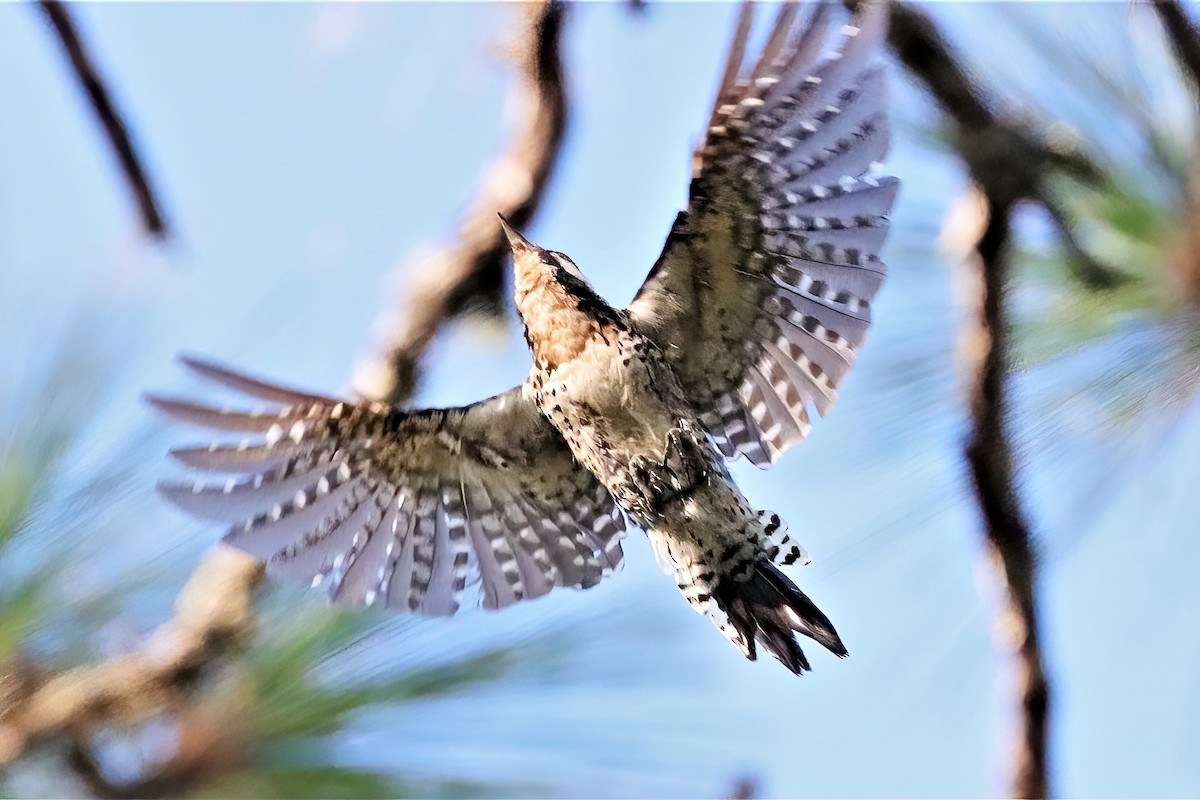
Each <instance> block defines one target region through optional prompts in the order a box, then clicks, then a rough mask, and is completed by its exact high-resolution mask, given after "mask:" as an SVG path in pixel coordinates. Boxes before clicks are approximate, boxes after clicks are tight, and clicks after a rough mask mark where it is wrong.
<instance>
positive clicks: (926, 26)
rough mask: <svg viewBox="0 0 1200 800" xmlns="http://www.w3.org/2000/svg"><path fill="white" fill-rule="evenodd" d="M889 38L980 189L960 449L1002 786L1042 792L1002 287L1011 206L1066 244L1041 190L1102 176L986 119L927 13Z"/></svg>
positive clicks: (1032, 597)
mask: <svg viewBox="0 0 1200 800" xmlns="http://www.w3.org/2000/svg"><path fill="white" fill-rule="evenodd" d="M889 42H890V44H891V46H892V48H893V49H894V50H895V52H896V54H897V56H898V57H899V58H900V59H901V61H903V62H904V64H905V66H906V67H908V69H909V70H910V71H911V72H912V73H913V74H914V75H915V76H916V77H917V78H918V79H919V80H921V81H922V82H923V83H924V84H925V86H926V88H927V89H928V90H929V92H930V93H931V94H932V95H933V96H934V98H935V99H936V100H937V102H938V103H939V105H940V106H941V107H942V110H943V111H944V112H945V113H946V115H947V117H948V118H949V120H950V121H951V123H952V124H953V126H954V130H953V134H954V135H953V142H954V144H955V147H956V149H957V150H958V152H959V154H960V155H961V156H962V158H963V160H964V161H966V163H967V167H968V168H969V169H970V171H971V176H972V178H973V179H974V181H975V184H976V187H977V188H976V189H974V190H973V191H972V201H971V202H970V203H968V205H967V208H968V211H969V212H973V219H971V218H968V219H966V220H963V219H959V220H957V221H956V222H957V224H959V225H960V226H961V227H964V228H966V229H968V230H969V239H970V244H969V247H970V250H971V253H970V259H969V260H970V262H971V263H973V264H974V266H975V269H976V271H977V273H978V275H977V280H978V291H977V293H976V295H975V296H976V297H977V298H978V301H977V302H978V305H977V308H976V310H975V315H974V319H973V320H970V321H968V322H967V323H966V327H965V329H964V331H963V352H964V357H965V360H966V362H967V363H966V368H967V371H968V374H969V375H970V376H971V378H970V385H969V390H968V403H969V408H970V414H971V432H970V435H969V438H968V441H967V443H966V448H965V451H966V453H965V454H966V457H967V462H968V464H969V466H970V471H971V478H972V480H973V482H974V486H975V492H976V499H977V501H978V503H979V509H980V512H981V514H982V516H983V520H984V528H985V535H986V547H987V551H988V555H989V559H988V560H989V564H990V566H991V567H992V570H993V572H994V573H995V575H996V577H997V580H998V583H999V585H1000V587H1001V591H1002V593H1003V601H1002V602H1003V606H1004V607H1003V610H1002V612H1001V616H1000V625H999V628H1000V631H1001V633H1002V636H1003V644H1004V646H1005V647H1006V649H1007V650H1008V656H1009V658H1010V661H1011V665H1012V673H1013V678H1014V683H1015V686H1014V687H1013V688H1014V691H1015V693H1016V704H1017V706H1018V708H1017V719H1018V725H1019V733H1018V736H1017V741H1016V743H1015V747H1014V753H1013V761H1012V770H1011V774H1010V781H1011V788H1010V791H1011V793H1012V796H1014V797H1046V796H1047V793H1048V791H1049V783H1048V778H1047V774H1046V763H1047V762H1046V749H1047V735H1046V732H1047V727H1048V722H1049V710H1050V704H1049V698H1050V690H1049V683H1048V681H1047V679H1046V673H1045V669H1044V667H1043V663H1042V654H1041V645H1040V641H1039V636H1038V619H1037V599H1036V593H1035V592H1036V590H1035V586H1036V582H1035V581H1036V567H1037V563H1036V560H1035V558H1034V552H1033V542H1032V537H1031V535H1030V532H1029V526H1028V524H1027V523H1026V521H1025V518H1024V515H1023V514H1022V511H1021V508H1020V504H1019V502H1018V500H1017V493H1016V487H1015V485H1014V480H1013V462H1012V448H1011V445H1010V444H1009V440H1008V434H1007V431H1006V430H1005V425H1004V413H1005V408H1006V402H1005V396H1004V389H1005V379H1006V377H1007V369H1006V364H1005V355H1006V353H1007V338H1008V324H1007V320H1006V318H1005V308H1004V302H1003V300H1004V287H1005V285H1006V282H1007V278H1008V268H1009V261H1008V247H1009V238H1010V233H1011V230H1010V223H1011V215H1012V211H1013V208H1014V207H1015V206H1016V204H1017V203H1019V202H1021V201H1022V200H1033V201H1035V202H1039V203H1042V204H1043V205H1045V206H1046V207H1047V208H1049V209H1050V213H1051V217H1052V219H1054V220H1055V221H1056V222H1057V223H1058V224H1059V228H1060V232H1061V233H1062V235H1063V236H1064V238H1065V239H1066V241H1067V242H1068V243H1072V242H1074V239H1073V237H1072V236H1071V233H1070V230H1069V227H1068V226H1067V225H1066V224H1065V218H1064V216H1063V213H1062V210H1061V209H1060V208H1058V207H1057V206H1056V204H1054V201H1053V198H1052V197H1050V195H1049V192H1048V189H1047V178H1049V177H1051V176H1052V175H1053V174H1055V173H1063V174H1067V175H1070V176H1072V177H1075V178H1077V179H1080V180H1084V181H1087V182H1093V183H1094V182H1098V181H1100V180H1102V173H1101V172H1100V170H1099V169H1098V168H1097V167H1096V166H1095V165H1093V164H1092V163H1091V162H1090V161H1089V160H1088V159H1086V158H1085V157H1084V156H1083V155H1082V154H1078V153H1073V152H1066V151H1061V150H1057V149H1054V148H1052V147H1050V146H1049V145H1048V144H1047V143H1045V142H1043V141H1041V140H1040V139H1039V138H1038V137H1036V136H1035V135H1034V134H1033V133H1032V132H1031V131H1029V130H1028V129H1027V128H1026V127H1025V126H1023V125H1019V124H1017V123H1015V122H1013V121H1011V120H1008V119H1005V118H1002V117H1000V116H998V115H997V114H995V113H994V112H993V111H992V108H991V103H990V102H989V101H988V99H987V97H986V96H985V94H984V92H983V90H982V89H981V87H980V86H979V85H978V84H977V83H975V82H973V81H972V80H971V79H970V78H968V77H967V72H966V70H965V69H964V68H963V66H962V64H961V63H960V62H959V61H958V59H957V57H956V56H955V55H954V54H953V53H952V51H951V48H950V45H949V44H948V43H947V42H946V40H945V38H944V37H943V36H942V35H941V33H940V31H938V29H937V26H936V25H935V24H934V22H933V20H932V19H930V18H929V17H928V16H927V15H926V14H925V13H924V12H922V11H919V10H917V9H915V8H913V7H912V6H909V5H905V4H900V3H895V4H893V6H892V22H891V29H890V31H889ZM951 233H956V234H957V233H961V232H956V231H951ZM1076 249H1077V250H1078V248H1076ZM1090 269H1091V270H1092V271H1093V275H1092V280H1093V282H1094V283H1095V284H1097V285H1099V286H1111V285H1116V283H1117V282H1118V280H1119V277H1120V276H1119V275H1117V274H1115V273H1112V274H1108V273H1106V272H1105V271H1104V268H1103V267H1101V266H1100V265H1099V264H1096V263H1095V262H1091V264H1090Z"/></svg>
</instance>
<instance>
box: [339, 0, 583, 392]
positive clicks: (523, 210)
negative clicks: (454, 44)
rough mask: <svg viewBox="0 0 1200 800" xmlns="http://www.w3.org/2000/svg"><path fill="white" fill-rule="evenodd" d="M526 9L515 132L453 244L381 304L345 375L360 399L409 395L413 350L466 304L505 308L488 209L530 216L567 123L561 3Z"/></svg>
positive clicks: (499, 239) (504, 251)
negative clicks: (373, 331)
mask: <svg viewBox="0 0 1200 800" xmlns="http://www.w3.org/2000/svg"><path fill="white" fill-rule="evenodd" d="M525 13H526V15H527V17H526V21H525V30H524V31H523V32H522V36H521V38H520V41H519V42H518V45H517V53H516V58H515V60H516V62H517V64H518V65H519V68H520V74H519V77H518V80H517V82H516V83H515V85H514V89H513V93H514V97H513V100H514V102H513V104H512V105H513V109H514V112H515V119H516V123H517V125H518V131H517V134H516V136H515V138H514V140H513V143H512V145H511V146H510V148H509V150H508V151H507V152H506V153H504V154H503V155H502V156H501V157H500V159H499V160H498V161H497V162H496V163H495V164H493V165H492V167H491V169H490V170H489V172H488V174H487V176H486V178H485V179H484V181H483V184H482V185H481V186H480V187H479V190H478V192H477V194H476V197H475V199H474V201H473V202H472V203H471V206H470V209H469V210H468V211H467V213H466V215H465V217H464V218H463V219H462V221H461V222H460V224H459V230H458V232H457V234H456V236H455V241H454V244H452V245H448V246H446V247H444V248H443V249H441V250H439V251H438V252H435V253H434V254H433V255H431V256H430V257H429V258H427V259H425V260H424V261H423V262H422V263H421V264H420V265H418V267H417V268H416V270H415V272H414V277H413V280H412V281H410V282H409V283H408V284H407V285H405V286H404V287H403V289H402V291H401V292H400V293H398V296H397V297H396V298H395V299H394V300H393V301H392V304H391V307H389V308H388V309H386V310H385V311H384V313H383V316H382V318H381V320H380V323H379V328H380V329H381V330H383V331H384V333H383V336H382V341H381V342H380V343H378V345H377V347H376V350H375V352H374V353H373V354H372V355H371V356H370V357H369V358H368V359H366V360H365V361H364V362H363V363H361V364H360V365H359V367H358V369H357V370H356V372H355V376H354V379H353V386H354V388H355V390H356V391H357V392H358V393H359V394H360V395H362V396H364V397H368V398H371V399H375V400H384V401H387V402H391V403H400V402H403V401H405V400H407V399H408V398H409V397H410V396H411V395H412V393H413V390H414V389H415V387H416V383H417V380H418V373H419V365H420V360H421V356H422V354H423V353H424V351H425V348H426V346H427V345H428V344H429V342H430V341H431V340H432V339H433V337H434V335H435V334H436V333H437V332H438V331H439V330H440V329H441V328H442V326H444V325H445V324H446V323H448V322H450V321H451V320H453V319H454V318H455V317H457V316H459V315H460V314H461V313H463V312H464V311H466V310H469V309H471V308H473V307H478V306H483V307H485V308H488V309H492V310H494V309H498V308H503V307H504V306H505V300H504V297H503V292H504V286H505V280H504V275H505V268H506V265H507V263H508V257H509V249H508V244H507V241H506V239H505V238H504V235H503V233H502V231H501V229H500V225H499V223H498V221H497V217H496V214H497V213H502V214H504V216H505V217H506V218H507V219H508V220H509V221H510V222H511V223H512V224H513V226H514V227H517V228H523V227H525V226H526V225H527V224H528V223H529V221H530V220H531V219H532V218H533V215H534V212H535V211H536V210H537V207H538V204H539V202H540V201H541V197H542V192H543V190H544V188H545V186H546V183H547V181H548V179H549V177H550V173H551V171H552V169H553V167H554V163H555V161H556V158H557V156H558V151H559V145H560V143H561V142H562V136H563V132H564V130H565V129H566V122H567V96H566V91H565V89H564V87H563V73H562V63H561V60H560V57H559V46H560V45H559V40H560V33H561V30H562V21H563V13H564V6H563V4H562V3H560V2H545V3H541V4H538V5H535V6H532V7H531V8H530V9H529V10H527V11H526V12H525Z"/></svg>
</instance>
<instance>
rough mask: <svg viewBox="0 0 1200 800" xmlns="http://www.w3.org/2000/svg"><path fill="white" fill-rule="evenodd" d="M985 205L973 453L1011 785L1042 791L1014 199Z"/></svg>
mask: <svg viewBox="0 0 1200 800" xmlns="http://www.w3.org/2000/svg"><path fill="white" fill-rule="evenodd" d="M985 194H986V190H985ZM981 206H982V207H984V208H985V209H986V210H985V212H984V213H985V214H986V222H985V224H984V227H983V230H982V233H981V235H980V236H979V239H978V241H977V242H976V244H975V250H974V253H973V258H972V261H974V263H975V267H976V269H977V270H978V283H979V289H980V291H979V304H978V307H977V308H976V310H975V317H974V319H972V320H968V322H967V323H966V329H965V331H964V337H963V338H964V347H963V350H964V354H965V356H966V360H967V362H968V363H967V365H966V366H967V369H968V370H969V373H970V375H971V382H970V386H969V391H968V400H969V408H970V413H971V424H972V429H971V432H970V435H969V438H968V441H967V443H966V456H967V462H968V464H969V465H970V471H971V478H972V480H973V482H974V485H975V492H976V498H977V499H978V502H979V508H980V511H981V512H982V515H983V520H984V526H985V534H986V540H987V550H988V560H989V562H990V565H991V567H992V570H993V572H994V573H995V575H996V577H997V578H998V580H999V583H1000V586H1001V590H1002V593H1003V598H1002V600H1001V602H1002V603H1003V608H1002V610H1001V614H1000V619H999V623H1000V624H999V625H998V628H999V633H1000V636H1001V640H1002V642H1001V643H1002V645H1003V646H1004V647H1005V648H1006V649H1007V651H1008V653H1007V654H1008V657H1009V659H1010V661H1011V680H1012V682H1013V686H1012V688H1013V690H1014V691H1015V693H1016V697H1017V709H1016V712H1017V718H1018V720H1019V725H1020V730H1019V733H1018V736H1017V740H1016V742H1015V746H1014V748H1013V749H1014V752H1013V761H1012V769H1011V773H1010V781H1011V792H1012V796H1013V797H1022V798H1037V797H1046V796H1048V792H1049V785H1048V778H1047V772H1046V765H1047V757H1046V753H1047V727H1048V723H1049V707H1050V704H1049V699H1050V689H1049V682H1048V681H1047V679H1046V673H1045V668H1044V666H1043V661H1042V654H1041V645H1040V642H1039V638H1038V617H1037V599H1036V578H1037V561H1036V558H1035V556H1034V549H1033V541H1032V536H1031V535H1030V531H1029V525H1028V524H1027V522H1026V520H1025V518H1024V515H1023V514H1022V511H1021V507H1020V503H1019V502H1018V500H1017V492H1016V486H1015V482H1014V479H1013V461H1012V449H1011V446H1010V444H1009V439H1008V434H1007V432H1006V430H1005V410H1006V406H1007V403H1006V399H1005V380H1006V378H1007V374H1008V370H1007V367H1006V364H1005V353H1006V352H1007V341H1008V324H1007V320H1006V318H1005V309H1004V288H1005V284H1006V278H1007V273H1008V254H1007V251H1008V246H1009V235H1010V231H1009V220H1010V215H1011V212H1012V206H1011V205H1009V204H1006V203H1004V202H1003V200H1001V201H1000V202H993V201H992V198H991V197H985V198H983V202H982V203H981Z"/></svg>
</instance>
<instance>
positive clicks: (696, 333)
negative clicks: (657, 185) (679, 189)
mask: <svg viewBox="0 0 1200 800" xmlns="http://www.w3.org/2000/svg"><path fill="white" fill-rule="evenodd" d="M864 5H867V4H864ZM838 6H839V4H835V3H816V4H811V5H807V4H805V5H801V4H795V3H787V4H784V5H783V6H781V8H780V10H779V12H778V16H777V17H776V19H775V22H774V25H773V27H772V29H771V32H770V35H769V38H768V40H767V42H766V44H765V46H764V48H763V52H762V54H761V55H760V57H759V58H758V59H757V61H756V62H755V63H754V64H753V65H751V66H747V67H745V68H743V61H744V56H745V49H746V43H747V40H748V37H749V33H750V29H751V22H752V11H753V8H752V5H751V4H749V3H747V4H746V5H744V6H743V8H742V13H741V17H740V18H739V20H738V27H737V32H736V34H735V36H734V41H733V45H732V47H731V51H730V54H729V60H728V63H727V66H726V70H725V76H724V79H723V80H722V83H721V89H720V91H719V93H718V96H717V100H716V104H715V106H714V108H713V112H712V117H711V121H710V123H709V127H708V131H707V133H706V139H705V142H704V145H703V147H702V148H701V149H700V150H699V151H698V152H697V153H696V158H695V175H694V178H693V181H692V185H691V191H690V199H689V205H688V209H687V211H685V212H683V213H681V214H680V215H679V217H678V218H677V219H676V221H675V225H674V227H673V228H672V230H671V234H670V237H669V238H668V240H667V244H666V247H665V248H664V250H663V253H662V255H661V256H660V257H659V261H658V263H657V264H656V265H655V267H654V269H653V270H652V271H651V273H650V276H649V277H648V278H647V279H646V282H645V284H644V285H643V286H642V288H641V290H640V291H639V292H638V295H637V297H636V298H635V299H634V301H633V303H632V304H631V305H630V307H629V311H630V314H631V316H632V318H633V319H634V320H635V324H637V325H638V326H639V328H640V329H641V330H642V331H644V332H645V333H646V335H647V336H649V337H650V338H651V339H653V340H654V341H655V342H656V343H657V344H658V345H659V346H660V347H661V348H662V350H663V352H664V353H666V355H667V357H668V358H669V359H670V360H671V362H672V365H673V367H674V368H675V371H676V373H677V375H678V376H679V378H680V381H681V382H682V384H683V386H684V388H685V390H687V392H688V394H689V396H690V397H691V399H692V402H693V404H694V406H695V408H696V409H697V411H698V413H699V414H700V418H701V421H702V422H703V423H704V424H705V426H706V427H707V428H708V430H709V432H710V433H711V434H712V435H713V438H714V439H715V440H716V442H717V444H718V446H719V447H720V448H721V450H722V452H723V453H724V454H725V455H726V456H727V457H735V456H737V455H738V454H744V455H745V456H747V457H748V458H749V459H750V460H751V461H752V462H754V463H755V464H758V465H760V466H766V465H768V464H770V463H772V462H774V461H775V460H776V459H777V458H778V457H779V456H780V454H782V453H783V452H784V451H785V450H787V449H788V448H789V447H791V446H792V445H794V444H796V443H797V442H799V441H801V440H802V439H804V437H805V436H806V435H807V434H808V431H809V428H810V416H809V409H810V407H811V408H813V409H815V410H816V411H817V413H819V414H821V415H824V414H825V413H826V411H827V410H828V409H829V407H830V406H831V405H832V404H833V402H834V401H835V400H836V398H837V390H838V385H839V383H840V382H841V381H842V379H843V377H844V376H845V375H846V372H847V371H848V370H849V369H850V366H851V365H852V364H853V362H854V357H855V351H856V349H857V348H858V347H859V345H861V344H862V343H863V339H864V337H865V335H866V332H867V328H868V326H869V325H870V322H871V307H870V304H871V300H872V298H873V297H874V296H875V293H876V291H878V289H879V287H880V285H881V284H882V282H883V278H884V265H883V263H882V262H881V261H880V260H879V250H880V247H881V246H882V244H883V240H884V237H885V235H886V234H887V230H888V220H887V216H886V215H887V214H888V212H889V211H890V210H891V207H892V203H893V201H894V199H895V196H896V190H897V186H898V184H897V181H896V180H895V179H894V178H890V177H869V174H870V171H871V169H872V165H873V164H874V163H875V162H878V161H880V160H881V159H882V158H883V157H884V155H885V154H886V152H887V149H888V140H889V138H890V137H889V131H888V123H887V117H886V113H885V110H886V104H887V99H886V91H885V89H886V87H885V83H884V73H883V68H882V66H881V65H879V64H877V63H875V62H876V60H877V59H876V56H877V54H878V51H879V49H880V46H881V43H882V42H883V39H884V35H885V33H886V29H887V9H886V3H882V2H877V3H872V4H870V5H869V6H868V7H867V8H866V10H865V11H863V12H862V16H861V17H860V18H858V19H855V20H854V24H853V25H847V26H845V27H843V28H842V29H841V30H840V32H839V31H835V30H833V27H832V23H833V18H834V16H835V15H837V14H839V13H841V10H840V9H839V7H838ZM802 16H803V17H805V19H803V20H801V19H800V17H802Z"/></svg>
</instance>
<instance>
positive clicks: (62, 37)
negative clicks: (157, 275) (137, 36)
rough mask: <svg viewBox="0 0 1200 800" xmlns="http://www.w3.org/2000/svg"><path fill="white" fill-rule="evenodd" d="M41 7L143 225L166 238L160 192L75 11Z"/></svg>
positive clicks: (48, 0) (46, 1) (52, 1)
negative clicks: (85, 40)
mask: <svg viewBox="0 0 1200 800" xmlns="http://www.w3.org/2000/svg"><path fill="white" fill-rule="evenodd" d="M39 5H40V6H41V9H42V11H43V12H45V14H46V18H47V19H49V20H50V25H51V27H52V28H53V29H54V32H55V33H56V34H57V36H58V41H59V43H60V44H61V45H62V47H63V50H64V51H65V52H66V54H67V58H68V59H69V60H70V62H71V69H72V71H73V72H74V73H75V77H76V78H77V79H78V80H79V83H80V85H81V86H82V87H83V90H84V92H86V93H87V98H88V102H89V103H90V104H91V106H92V111H93V112H94V113H95V115H96V118H97V119H98V120H99V121H100V125H101V126H102V127H103V128H104V133H105V135H106V136H107V137H108V141H109V144H110V145H111V146H112V149H113V153H114V154H115V155H116V157H117V162H118V163H119V164H120V167H121V171H122V172H123V173H124V174H125V180H126V182H127V183H128V184H129V188H130V191H132V192H133V196H134V198H135V199H136V201H137V204H138V209H139V211H140V213H141V217H142V226H143V227H144V228H145V229H146V232H147V233H149V234H150V235H151V236H153V237H155V238H159V239H164V238H166V237H167V236H169V235H170V230H169V226H168V225H167V222H166V219H165V218H164V216H163V212H162V204H161V203H160V202H159V201H158V199H157V193H156V192H155V191H154V189H153V188H152V186H151V184H150V179H149V177H147V174H146V170H145V168H144V167H143V166H142V158H141V157H140V156H139V155H138V151H137V148H135V147H134V144H133V140H132V138H131V137H130V135H129V129H128V127H127V126H126V124H125V121H124V120H123V119H122V118H121V114H120V113H119V112H118V111H117V108H116V106H115V105H113V101H112V95H111V93H110V92H109V91H108V88H107V87H106V86H105V84H104V80H103V79H102V78H101V77H100V73H99V72H98V71H97V70H96V65H95V64H94V63H93V61H92V57H91V56H90V55H89V54H88V50H87V47H86V46H84V43H83V40H82V39H80V37H79V30H78V28H76V26H75V22H74V21H73V20H72V19H71V13H70V11H69V10H68V8H67V6H66V4H64V3H62V2H60V0H39Z"/></svg>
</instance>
